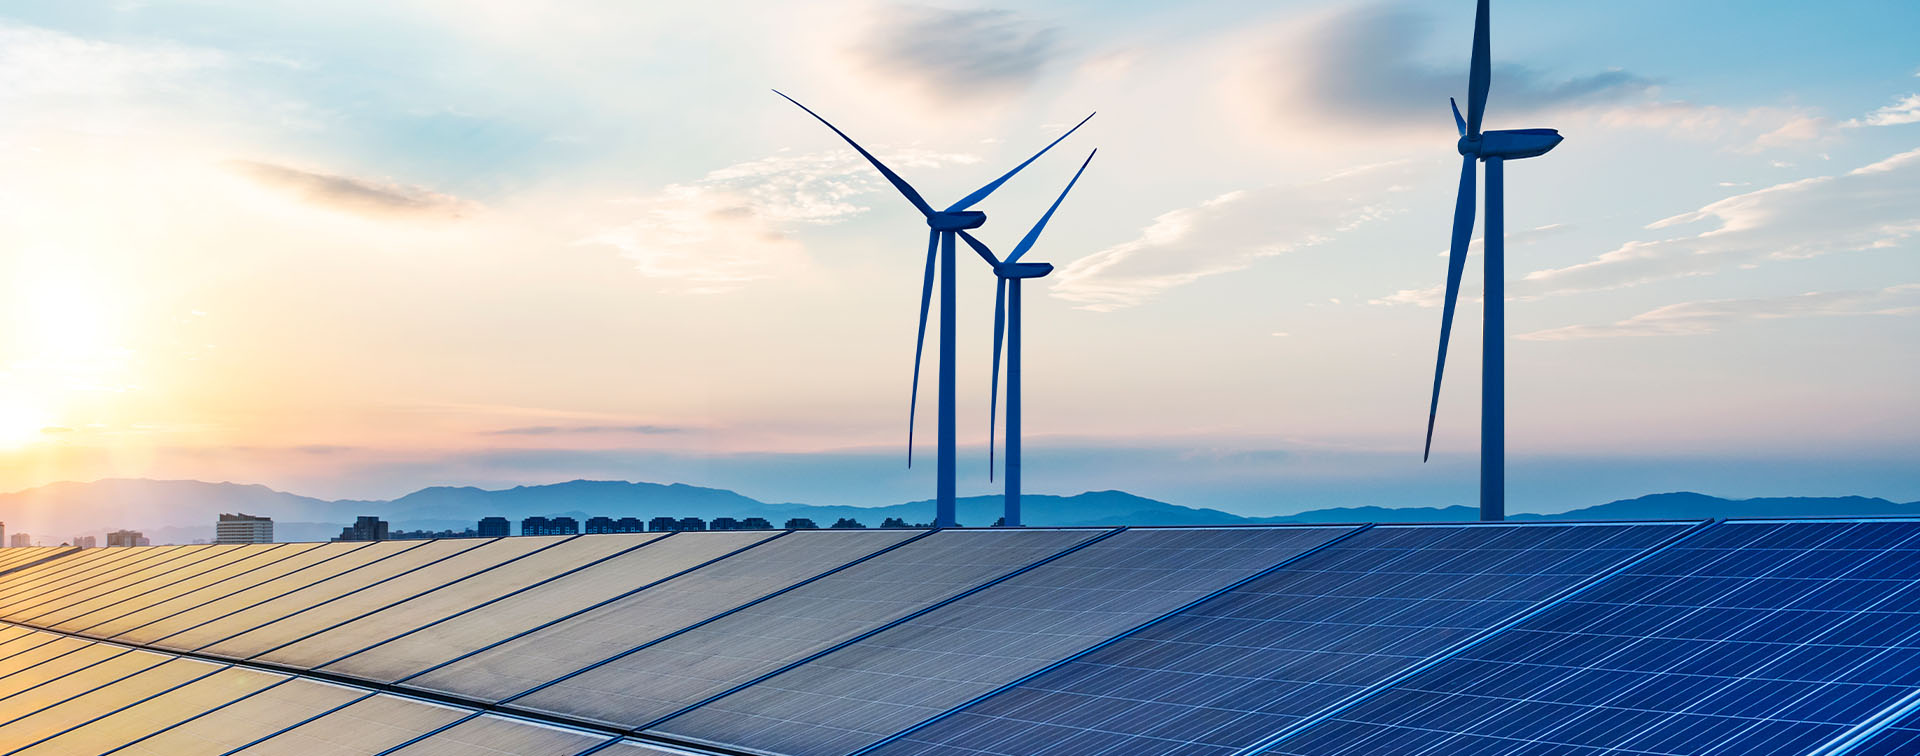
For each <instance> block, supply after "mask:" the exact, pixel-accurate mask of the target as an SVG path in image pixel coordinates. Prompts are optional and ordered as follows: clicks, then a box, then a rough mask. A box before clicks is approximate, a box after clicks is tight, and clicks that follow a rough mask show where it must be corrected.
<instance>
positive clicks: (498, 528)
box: [480, 517, 513, 538]
mask: <svg viewBox="0 0 1920 756" xmlns="http://www.w3.org/2000/svg"><path fill="white" fill-rule="evenodd" d="M510 535H513V523H512V522H511V521H509V520H507V518H505V517H482V518H480V537H481V538H504V537H506V536H510Z"/></svg>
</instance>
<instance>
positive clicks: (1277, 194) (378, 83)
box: [0, 0, 1920, 514]
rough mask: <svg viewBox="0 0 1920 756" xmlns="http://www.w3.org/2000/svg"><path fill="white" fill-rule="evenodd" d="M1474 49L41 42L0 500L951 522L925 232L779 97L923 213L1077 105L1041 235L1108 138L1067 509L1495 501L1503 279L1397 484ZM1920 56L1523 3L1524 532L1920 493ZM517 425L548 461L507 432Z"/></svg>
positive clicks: (1876, 14) (112, 23)
mask: <svg viewBox="0 0 1920 756" xmlns="http://www.w3.org/2000/svg"><path fill="white" fill-rule="evenodd" d="M1471 24H1472V19H1471V4H1470V3H1466V2H1399V3H1353V2H1289V3H1270V2H1265V3H1252V2H1248V3H1182V4H1157V3H1030V4H1021V5H994V4H984V5H981V4H945V5H940V6H926V5H912V4H895V3H875V2H853V1H848V2H828V3H819V4H808V5H806V6H805V7H798V6H790V5H787V4H755V3H742V2H714V3H700V4H690V5H681V6H672V7H668V6H665V5H663V4H633V3H613V2H607V3H591V2H556V3H545V4H539V5H538V6H537V7H536V6H533V5H528V4H523V3H509V2H491V1H485V0H483V1H479V2H459V3H455V2H442V1H440V0H404V1H400V2H382V3H372V2H342V3H329V4H326V5H325V6H324V7H321V6H310V5H302V4H293V3H276V2H248V3H237V2H180V3H163V2H133V1H123V2H111V3H87V2H58V3H55V2H44V3H24V4H13V5H9V6H8V7H7V8H5V9H4V10H0V80H4V81H7V82H10V83H9V84H8V85H5V86H0V105H3V106H4V108H5V110H6V112H8V113H9V114H10V115H9V117H8V118H7V119H6V121H7V122H6V123H5V124H0V145H4V146H5V148H6V149H5V157H4V161H5V162H4V164H0V169H4V170H6V171H7V172H8V175H9V176H10V180H9V182H8V184H9V185H10V189H9V190H8V191H7V192H5V195H4V197H0V199H5V200H6V201H8V202H9V203H10V204H11V205H12V207H13V209H14V210H15V212H12V213H9V214H8V215H7V216H6V217H0V240H4V241H6V242H7V243H6V245H5V248H4V250H3V251H0V254H5V255H6V256H7V263H8V264H9V265H10V266H12V270H14V272H15V275H14V280H15V285H16V290H17V293H19V294H20V296H16V297H15V300H16V304H15V311H14V313H13V323H14V326H13V328H12V329H11V331H10V332H9V333H7V334H5V340H4V341H0V362H4V364H5V365H6V366H7V370H6V371H5V372H4V374H0V437H5V438H6V439H7V444H8V449H7V451H6V452H5V456H4V458H0V476H4V477H0V487H5V488H22V487H27V486H32V485H37V484H40V483H44V482H48V481H51V480H59V479H90V478H97V477H104V476H111V475H143V476H152V477H197V478H207V479H233V480H243V481H248V482H261V483H266V484H269V485H274V486H277V487H283V488H289V489H292V490H296V491H300V492H302V493H310V494H314V495H322V496H354V497H373V496H393V495H398V494H399V493H402V492H404V491H405V490H408V489H410V488H412V487H416V486H420V485H428V484H442V483H454V484H467V483H478V484H514V483H533V482H544V481H551V480H560V479H566V478H571V477H598V478H628V479H648V480H660V481H675V480H677V481H685V482H690V483H699V484H705V485H716V486H722V487H733V488H738V489H740V490H742V491H743V492H744V493H748V494H750V495H753V496H756V497H760V498H764V499H769V500H796V501H808V502H815V503H841V502H844V503H854V504H883V503H890V502H893V501H898V500H900V499H903V498H921V497H923V496H924V495H925V491H927V490H930V489H931V477H930V471H929V470H924V469H922V470H916V471H913V472H911V473H909V472H908V471H906V470H904V469H902V466H901V464H900V463H901V461H902V460H901V457H902V456H903V455H901V454H900V453H899V451H900V450H899V449H898V447H899V445H900V441H901V440H902V436H903V435H904V428H903V426H904V420H905V418H904V415H905V405H906V396H905V394H906V391H905V389H906V386H905V383H906V377H907V375H908V371H909V368H910V365H909V359H910V356H911V351H910V350H911V339H912V329H913V322H912V318H913V311H914V307H915V302H914V300H915V298H916V296H917V293H918V292H917V285H918V276H919V270H918V266H919V255H920V250H919V248H918V245H919V244H920V243H921V241H920V239H921V232H920V231H919V230H918V228H919V227H920V224H919V221H918V220H917V218H916V217H914V216H913V214H912V211H911V209H910V208H909V207H908V206H907V205H906V203H905V202H903V201H901V200H900V199H899V198H897V197H896V196H892V195H891V194H890V193H889V192H887V191H885V187H884V184H882V183H880V182H879V181H878V180H877V178H876V177H874V176H873V175H871V172H870V170H869V169H867V168H865V167H864V166H863V165H861V164H860V163H859V162H858V159H857V157H856V156H854V155H853V154H852V153H851V152H850V151H848V150H846V149H845V148H844V147H843V146H842V145H841V144H839V143H838V142H837V141H836V140H835V139H834V138H833V136H832V135H831V134H830V133H829V132H827V131H826V130H824V129H822V128H820V127H819V125H818V124H817V123H814V122H813V121H811V120H810V119H808V118H806V117H805V114H803V113H800V112H799V111H798V110H796V109H794V108H792V107H791V106H790V105H788V104H787V103H785V102H784V101H782V100H780V99H779V98H777V97H774V96H773V95H772V94H771V93H770V92H768V89H770V88H773V87H779V88H781V89H782V90H783V91H786V92H788V93H789V94H792V95H794V96H796V97H798V98H800V99H801V100H802V101H803V102H806V103H808V104H809V105H810V106H812V107H814V108H815V109H816V110H818V111H820V112H821V113H822V114H823V115H826V116H827V117H829V118H831V119H834V120H835V122H836V123H838V124H839V125H840V126H842V127H843V128H845V129H847V130H848V131H849V132H850V133H852V134H854V135H855V136H856V138H859V139H861V140H862V141H863V143H865V144H867V145H869V146H870V147H873V148H874V149H875V150H876V151H877V152H879V153H880V154H881V155H882V156H883V157H885V158H887V159H888V160H889V161H891V162H893V163H894V164H895V167H896V168H898V169H899V170H900V171H901V172H902V173H903V174H905V175H906V176H907V177H908V178H909V179H910V180H912V181H914V182H915V183H916V185H918V186H919V187H920V188H921V189H922V190H923V192H925V193H926V194H928V195H929V196H930V197H932V198H934V199H935V200H936V201H938V200H939V198H942V197H948V196H958V195H959V194H961V193H964V192H966V191H968V190H970V189H972V188H973V187H975V186H977V185H978V184H980V183H983V182H984V181H986V180H987V179H988V178H990V177H991V176H993V175H997V174H998V173H999V172H1000V171H1001V170H1004V166H1007V165H1011V164H1012V163H1013V162H1017V160H1019V159H1020V157H1022V156H1023V155H1024V154H1025V153H1027V152H1030V151H1031V150H1032V149H1034V148H1035V147H1037V146H1038V145H1039V144H1043V143H1044V142H1045V141H1046V140H1047V139H1050V138H1051V136H1052V135H1054V134H1057V133H1058V132H1059V131H1060V130H1061V129H1063V128H1065V126H1067V125H1069V124H1071V123H1072V122H1073V121H1075V120H1078V118H1080V117H1081V116H1083V115H1084V114H1085V113H1086V112H1089V111H1094V110H1098V111H1099V113H1100V114H1099V116H1097V117H1096V118H1095V119H1094V120H1093V121H1092V122H1091V123H1089V124H1088V126H1087V128H1086V129H1084V130H1082V131H1081V132H1080V133H1078V134H1076V135H1074V137H1073V138H1072V139H1070V140H1069V141H1067V142H1066V143H1064V144H1063V145H1062V147H1061V149H1060V152H1059V153H1056V154H1053V155H1049V156H1048V158H1047V159H1046V160H1043V161H1041V162H1039V163H1036V164H1035V166H1033V167H1032V168H1031V169H1029V170H1028V171H1027V172H1026V173H1023V174H1022V175H1021V176H1020V178H1019V179H1017V180H1016V181H1014V182H1013V183H1011V184H1009V185H1008V186H1007V187H1006V188H1005V189H1004V190H1002V191H1001V192H1000V193H998V194H996V195H994V197H993V198H992V199H991V200H990V201H989V202H988V203H986V205H985V206H984V209H985V210H987V212H988V213H989V214H990V217H991V218H992V219H993V220H992V221H990V223H989V224H988V226H987V227H986V228H985V229H984V230H983V232H982V235H983V237H984V238H986V239H987V240H988V241H989V242H990V243H993V244H995V245H996V246H1000V247H1005V246H1010V245H1011V243H1012V242H1013V240H1015V239H1017V238H1018V236H1019V235H1020V233H1021V232H1023V231H1024V229H1025V227H1026V226H1027V224H1029V223H1030V222H1031V219H1032V218H1034V217H1036V216H1037V215H1038V213H1039V212H1040V210H1041V209H1042V208H1044V206H1045V203H1046V202H1047V201H1048V200H1049V199H1050V196H1051V195H1052V194H1053V193H1055V192H1057V191H1058V188H1059V187H1060V186H1062V185H1063V184H1064V182H1065V180H1066V178H1067V177H1068V176H1070V175H1071V172H1072V169H1073V166H1074V165H1076V164H1077V163H1078V161H1079V157H1080V156H1082V155H1084V154H1085V151H1086V150H1089V149H1092V148H1093V147H1095V146H1098V147H1099V148H1100V153H1099V156H1098V158H1097V159H1096V160H1095V161H1094V163H1093V165H1092V166H1091V167H1090V168H1089V170H1088V173H1087V177H1086V179H1085V180H1083V181H1082V182H1081V184H1080V185H1079V186H1078V187H1077V188H1076V189H1075V190H1074V193H1073V195H1072V196H1071V197H1070V198H1069V199H1068V200H1067V202H1066V204H1065V206H1064V207H1063V208H1062V210H1061V211H1060V214H1059V215H1058V216H1057V218H1056V220H1055V222H1054V223H1053V225H1051V226H1049V230H1048V235H1047V236H1046V238H1044V239H1043V240H1042V242H1041V244H1040V246H1039V247H1038V248H1036V250H1035V252H1034V253H1033V255H1032V257H1031V258H1030V259H1037V260H1048V261H1052V262H1054V263H1055V264H1056V265H1058V266H1059V271H1058V272H1056V273H1055V274H1054V276H1053V277H1051V278H1050V279H1048V280H1047V282H1046V283H1044V284H1042V285H1041V286H1039V287H1036V290H1034V291H1031V292H1030V294H1029V306H1028V307H1029V310H1028V344H1029V352H1028V375H1027V386H1028V398H1029V407H1028V412H1027V427H1028V434H1029V435H1028V445H1029V449H1030V451H1029V454H1030V457H1029V462H1030V464H1029V471H1028V476H1029V480H1030V485H1031V487H1032V488H1033V489H1034V490H1037V491H1042V492H1049V493H1073V492H1078V491H1081V490H1087V489H1103V488H1124V489H1127V490H1130V491H1134V492H1136V493H1141V494H1145V495H1150V496H1155V497H1158V498H1163V499H1167V500H1170V501H1176V502H1179V503H1187V504H1195V505H1205V506H1219V507H1223V508H1229V509H1234V510H1236V511H1243V512H1249V513H1262V514H1264V513H1276V512H1285V511H1292V510H1295V509H1299V508H1304V507H1311V506H1323V505H1328V504H1353V503H1385V504H1407V505H1444V504H1450V503H1468V502H1471V501H1472V498H1473V486H1474V472H1473V454H1474V452H1475V439H1476V438H1477V433H1478V431H1477V427H1476V420H1477V414H1478V413H1477V411H1476V409H1477V407H1476V401H1477V395H1478V383H1477V380H1478V376H1477V373H1478V369H1477V367H1478V356H1479V355H1478V352H1477V350H1476V349H1475V345H1476V343H1477V341H1478V324H1479V315H1480V313H1479V306H1478V303H1477V297H1478V288H1477V286H1471V285H1470V286H1469V287H1468V288H1467V290H1466V291H1465V294H1464V300H1463V309H1462V312H1461V317H1460V319H1459V321H1458V325H1457V326H1456V328H1457V329H1458V330H1456V336H1457V337H1458V338H1456V340H1455V344H1456V345H1457V346H1456V348H1455V351H1454V354H1453V356H1452V363H1451V369H1450V370H1449V374H1448V378H1449V380H1448V385H1447V390H1446V395H1445V396H1444V397H1443V401H1442V406H1441V416H1440V430H1439V432H1438V434H1437V436H1436V461H1435V462H1434V463H1431V464H1428V465H1424V466H1423V465H1421V464H1420V463H1419V461H1418V459H1419V456H1418V455H1419V452H1418V447H1419V443H1420V440H1421V433H1422V431H1423V430H1424V419H1425V418H1424V415H1425V412H1424V410H1425V404H1426V392H1427V384H1428V382H1429V381H1430V380H1431V370H1432V351H1433V341H1434V336H1435V331H1436V330H1437V329H1436V324H1437V321H1438V319H1439V311H1438V309H1437V308H1436V307H1434V306H1433V305H1434V303H1435V295H1436V291H1435V289H1436V287H1437V286H1438V285H1439V284H1440V283H1441V281H1442V277H1443V275H1444V271H1445V260H1444V257H1443V253H1444V245H1445V236H1446V228H1447V222H1448V220H1447V219H1448V218H1449V216H1450V213H1451V201H1452V194H1453V187H1452V186H1451V184H1452V182H1453V181H1454V176H1455V175H1456V171H1457V160H1458V158H1457V156H1456V155H1454V153H1453V152H1452V140H1453V131H1452V123H1451V118H1450V116H1448V114H1447V111H1446V98H1447V97H1448V96H1450V95H1459V94H1461V93H1462V90H1463V89H1464V86H1465V57H1466V52H1467V46H1468V40H1469V36H1470V34H1471ZM1916 27H1920V7H1916V6H1914V5H1912V4H1909V3H1889V2H1835V3H1826V4H1822V5H1820V6H1818V7H1817V8H1816V7H1812V6H1807V5H1805V4H1786V3H1759V2H1689V3H1678V4H1674V3H1655V2H1638V1H1629V2H1617V3H1607V4H1569V3H1559V2H1517V1H1514V0H1501V1H1500V2H1496V3H1495V6H1494V27H1493V33H1494V58H1495V62H1496V69H1495V79H1494V83H1493V93H1492V97H1491V101H1490V105H1489V115H1488V124H1489V126H1490V127H1497V128H1517V127H1533V126H1546V127H1555V128H1559V129H1561V131H1562V132H1563V133H1565V134H1566V135H1567V137H1568V141H1567V142H1566V143H1565V144H1564V145H1562V146H1561V147H1560V148H1559V149H1557V150H1556V151H1555V152H1554V153H1553V154H1551V155H1549V156H1546V157H1544V158H1541V159H1538V160H1531V161H1527V162H1525V163H1517V164H1515V165H1514V166H1512V167H1511V168H1510V170H1509V193H1510V195H1509V202H1508V223H1509V230H1510V231H1511V232H1512V236H1511V238H1510V242H1509V245H1510V247H1509V261H1508V264H1509V269H1508V280H1509V293H1510V295H1511V297H1512V299H1511V301H1510V302H1509V308H1508V309H1509V321H1510V332H1511V334H1512V336H1513V341H1511V342H1510V346H1509V359H1510V376H1509V385H1510V391H1511V395H1510V406H1509V417H1510V439H1511V440H1510V442H1509V448H1510V451H1511V453H1512V455H1513V458H1514V461H1513V469H1514V485H1515V488H1514V491H1515V499H1514V504H1513V508H1514V509H1535V510H1540V511H1551V510H1555V509H1562V508H1566V507H1570V506H1577V505H1580V504H1583V503H1599V502H1601V501H1605V500H1607V499H1609V498H1616V497H1620V496H1631V495H1637V494H1640V493H1648V492H1653V491H1657V490H1671V489H1680V488H1690V489H1695V490H1701V491H1705V492H1708V493H1719V494H1724V495H1766V494H1797V495H1808V494H1864V495H1879V496H1887V497H1890V498H1897V499H1907V500H1911V499H1920V465H1917V464H1915V462H1916V461H1920V433H1917V432H1916V431H1915V430H1914V429H1915V428H1917V427H1920V401H1917V400H1916V399H1915V392H1914V391H1913V388H1912V387H1913V386H1915V385H1920V358H1917V357H1916V356H1915V350H1914V349H1913V348H1912V344H1914V343H1917V342H1920V325H1917V323H1920V319H1916V318H1915V314H1916V313H1920V261H1917V260H1920V258H1916V245H1920V240H1916V235H1920V54H1916V51H1915V47H1914V45H1913V44H1912V40H1911V30H1912V29H1913V28H1916ZM15 114H17V115H15ZM1477 264H1478V258H1477V257H1476V258H1475V260H1474V265H1475V266H1476V268H1475V269H1474V270H1475V272H1473V273H1471V274H1470V275H1469V280H1470V281H1471V280H1472V279H1474V278H1477ZM976 267H977V266H976ZM965 275H966V276H967V277H968V278H967V280H966V281H965V282H964V286H963V292H962V293H963V307H962V317H963V319H965V323H964V324H963V327H962V332H961V338H962V342H961V343H962V347H963V352H962V359H963V362H964V364H962V366H961V378H962V386H963V394H962V397H961V413H962V424H961V429H960V431H961V438H962V441H963V445H965V446H966V450H965V453H966V455H967V456H966V459H965V460H963V466H962V469H963V479H962V489H963V492H967V493H985V492H988V491H990V490H992V488H991V484H989V482H988V481H987V480H986V477H985V464H984V463H985V459H984V457H985V454H984V448H983V444H984V443H985V440H986V414H987V408H986V384H987V381H986V377H987V376H986V369H987V354H988V350H987V346H988V344H989V341H988V337H989V330H988V329H989V326H990V324H991V316H990V313H989V312H988V310H989V309H990V307H991V300H992V292H991V278H990V276H989V275H988V274H987V273H986V271H984V270H973V269H968V270H967V271H965ZM9 425H10V426H11V427H13V428H14V431H8V430H7V427H9ZM921 427H922V428H923V429H928V430H930V429H931V427H932V426H931V420H930V417H923V423H922V425H921ZM524 428H546V429H551V430H549V431H547V432H541V433H502V432H501V431H508V430H514V429H524ZM927 440H929V441H930V439H927ZM975 462H978V463H979V464H974V463H975ZM869 468H871V469H870V470H869ZM974 468H978V469H974ZM1836 471H1844V474H1838V473H1837V472H1836Z"/></svg>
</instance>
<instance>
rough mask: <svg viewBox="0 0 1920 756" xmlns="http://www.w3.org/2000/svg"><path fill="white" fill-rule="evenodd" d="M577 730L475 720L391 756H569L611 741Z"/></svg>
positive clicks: (491, 718)
mask: <svg viewBox="0 0 1920 756" xmlns="http://www.w3.org/2000/svg"><path fill="white" fill-rule="evenodd" d="M612 739H613V738H612V737H611V736H607V735H593V734H589V733H586V732H583V731H580V730H563V729H560V728H558V727H550V726H547V725H542V724H535V723H532V722H527V721H523V720H518V719H507V718H506V717H497V716H493V715H486V716H479V717H474V718H473V719H469V720H467V721H465V722H461V723H460V724H457V725H454V726H452V727H449V728H447V729H444V730H441V731H439V732H436V733H434V734H432V735H430V736H428V737H426V738H425V739H422V740H420V741H417V742H414V743H412V744H410V745H408V746H407V747H405V748H402V749H400V750H397V751H394V752H393V754H394V756H470V755H471V754H475V753H489V754H501V756H569V754H578V753H585V752H586V751H589V750H592V749H593V747H595V746H598V745H600V744H602V743H605V742H607V741H609V740H612Z"/></svg>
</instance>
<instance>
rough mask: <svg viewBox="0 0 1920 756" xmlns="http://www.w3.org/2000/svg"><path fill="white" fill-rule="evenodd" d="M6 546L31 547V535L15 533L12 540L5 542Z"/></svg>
mask: <svg viewBox="0 0 1920 756" xmlns="http://www.w3.org/2000/svg"><path fill="white" fill-rule="evenodd" d="M7 545H8V546H16V547H18V546H32V545H33V534H31V533H15V534H13V538H11V539H8V541H7Z"/></svg>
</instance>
